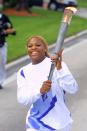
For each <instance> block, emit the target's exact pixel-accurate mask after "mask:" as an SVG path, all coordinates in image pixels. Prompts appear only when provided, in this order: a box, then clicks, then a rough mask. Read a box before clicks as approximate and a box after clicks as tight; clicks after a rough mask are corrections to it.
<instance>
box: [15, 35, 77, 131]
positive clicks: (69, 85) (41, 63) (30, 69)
mask: <svg viewBox="0 0 87 131" xmlns="http://www.w3.org/2000/svg"><path fill="white" fill-rule="evenodd" d="M27 50H28V55H29V56H30V59H31V63H29V64H28V65H26V66H24V67H22V68H21V69H19V71H18V73H17V86H18V88H17V99H18V102H19V103H21V104H24V105H28V108H29V111H28V113H27V117H26V131H53V130H55V131H71V123H72V118H71V115H70V112H69V110H68V109H67V106H66V103H65V92H66V93H71V94H72V93H75V92H76V91H77V89H78V85H77V83H76V81H75V79H74V78H73V76H72V74H71V73H70V71H69V69H68V67H67V65H66V64H65V63H64V62H62V61H61V60H62V59H61V60H59V57H62V52H61V54H60V56H59V54H58V55H57V54H56V55H55V56H54V57H50V56H49V54H48V47H47V42H45V40H44V39H43V38H42V37H41V36H33V37H31V38H29V39H28V41H27ZM52 60H53V61H54V62H55V65H56V66H55V70H54V73H53V77H52V80H51V81H50V80H48V76H49V72H50V67H51V63H52ZM60 63H61V65H62V66H61V69H59V68H58V67H59V65H58V64H60Z"/></svg>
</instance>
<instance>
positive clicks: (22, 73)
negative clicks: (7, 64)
mask: <svg viewBox="0 0 87 131" xmlns="http://www.w3.org/2000/svg"><path fill="white" fill-rule="evenodd" d="M20 74H21V75H22V76H23V77H24V78H25V75H24V71H23V70H21V72H20Z"/></svg>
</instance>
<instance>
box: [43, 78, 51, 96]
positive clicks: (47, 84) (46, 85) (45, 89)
mask: <svg viewBox="0 0 87 131" xmlns="http://www.w3.org/2000/svg"><path fill="white" fill-rule="evenodd" d="M51 83H52V82H51V81H49V80H47V81H44V82H43V84H42V87H41V88H40V93H41V94H45V93H47V92H48V91H49V90H50V88H51Z"/></svg>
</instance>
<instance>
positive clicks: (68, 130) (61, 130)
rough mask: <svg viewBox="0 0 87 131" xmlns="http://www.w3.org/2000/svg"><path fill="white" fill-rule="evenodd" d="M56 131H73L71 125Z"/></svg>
mask: <svg viewBox="0 0 87 131" xmlns="http://www.w3.org/2000/svg"><path fill="white" fill-rule="evenodd" d="M26 131H38V130H35V129H26ZM56 131H71V124H69V125H67V126H66V127H65V128H64V129H60V130H56Z"/></svg>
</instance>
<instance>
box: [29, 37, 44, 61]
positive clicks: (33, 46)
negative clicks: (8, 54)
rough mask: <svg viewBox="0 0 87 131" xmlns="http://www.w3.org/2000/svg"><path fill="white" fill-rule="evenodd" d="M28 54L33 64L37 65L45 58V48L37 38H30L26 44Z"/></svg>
mask: <svg viewBox="0 0 87 131" xmlns="http://www.w3.org/2000/svg"><path fill="white" fill-rule="evenodd" d="M27 48H28V54H29V56H30V58H31V60H32V63H33V64H38V63H40V62H41V61H43V60H44V58H45V57H46V56H45V52H46V49H45V46H44V44H43V43H42V42H41V40H40V39H38V38H32V39H31V40H30V41H29V43H28V44H27Z"/></svg>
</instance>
